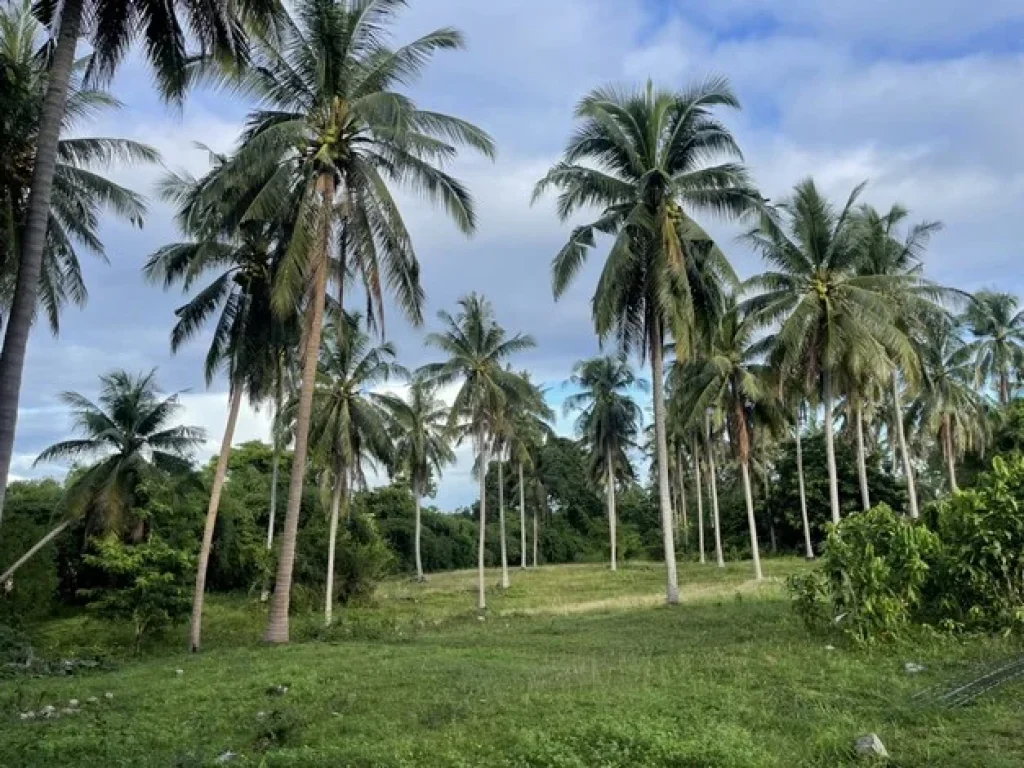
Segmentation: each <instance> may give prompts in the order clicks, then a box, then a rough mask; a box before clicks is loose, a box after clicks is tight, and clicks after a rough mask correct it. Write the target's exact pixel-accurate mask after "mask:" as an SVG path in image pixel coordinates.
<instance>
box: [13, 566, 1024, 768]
mask: <svg viewBox="0 0 1024 768" xmlns="http://www.w3.org/2000/svg"><path fill="white" fill-rule="evenodd" d="M802 567H805V566H804V565H803V564H802V563H798V562H797V561H793V560H771V561H768V562H767V563H766V569H767V572H768V574H769V576H776V577H781V576H783V575H785V574H787V573H791V572H793V571H794V570H796V569H798V568H802ZM748 573H749V566H745V565H743V564H739V565H735V566H730V568H728V569H726V570H725V571H719V570H718V569H716V568H715V567H714V566H706V567H700V566H697V565H685V566H683V568H682V573H681V579H682V582H683V585H684V605H683V606H681V607H678V608H673V609H669V608H666V607H664V606H662V605H660V599H659V596H658V595H659V591H660V589H661V587H662V569H661V568H658V567H657V566H652V565H645V564H637V565H631V566H627V567H626V568H624V569H623V570H622V571H620V572H619V573H618V574H611V573H609V572H608V571H607V570H605V569H603V568H600V567H597V566H567V567H554V568H544V569H540V570H539V571H536V572H529V573H519V572H518V571H517V572H516V573H514V574H513V581H514V584H513V587H512V589H511V590H510V591H509V592H508V593H506V594H504V595H499V594H498V592H497V590H496V589H495V590H493V593H492V599H491V610H490V612H489V614H488V616H487V617H486V618H485V619H484V620H482V621H481V620H479V619H478V618H477V617H476V616H475V615H474V614H473V613H472V611H471V610H470V608H471V606H472V604H473V590H474V576H473V574H472V573H455V574H444V575H437V576H434V577H433V578H432V579H431V581H430V582H429V583H428V584H427V585H417V584H414V583H412V582H409V581H404V580H396V581H393V582H389V583H387V584H385V585H384V586H383V587H382V589H381V590H380V594H379V598H378V605H377V606H376V607H373V608H363V609H359V610H353V611H347V612H344V613H343V616H342V617H341V620H340V621H339V623H338V626H337V627H335V628H333V629H332V630H330V631H329V632H326V631H323V630H320V629H317V628H316V626H315V621H314V620H313V619H308V620H303V621H299V622H297V625H296V630H295V636H296V639H299V640H302V642H295V643H293V644H292V645H290V646H288V647H283V648H263V647H260V645H259V642H258V639H259V633H260V630H261V628H262V622H263V615H262V612H263V607H262V606H260V605H259V603H258V600H254V601H246V600H242V599H237V600H233V601H226V600H218V601H214V604H213V605H212V606H211V611H210V615H209V617H208V619H207V627H208V631H207V640H208V642H207V650H206V652H205V653H203V654H202V655H200V656H197V657H190V656H187V655H186V654H184V653H180V652H178V649H179V648H182V647H184V633H183V632H179V633H172V635H170V636H168V638H166V640H165V641H163V642H162V643H161V644H158V645H156V646H154V647H151V648H150V649H149V650H148V651H147V652H146V653H145V654H144V655H143V657H142V658H139V659H125V660H119V661H117V662H115V663H116V664H117V665H118V668H117V669H115V670H111V671H101V672H94V673H90V674H87V675H80V676H78V675H76V676H72V677H60V678H45V679H25V678H16V679H8V680H0V765H3V766H12V767H13V766H113V765H146V766H152V765H158V766H163V765H168V766H169V765H179V766H192V765H207V764H214V761H215V760H216V758H217V756H218V755H221V754H222V753H224V752H225V751H227V750H230V751H232V752H235V753H238V754H239V757H237V758H236V759H235V760H234V761H233V762H231V764H232V765H254V766H255V765H265V766H348V765H351V766H566V767H568V766H574V767H575V766H579V767H580V768H583V767H584V766H722V767H724V766H735V767H737V768H739V767H740V766H778V767H779V768H783V767H785V768H789V766H829V767H830V768H831V767H832V766H841V765H847V764H853V763H855V762H856V759H855V758H854V756H853V752H852V742H853V739H854V738H855V737H856V736H858V735H861V734H864V733H868V732H872V731H874V732H877V733H878V734H879V735H880V736H881V738H882V740H883V741H884V742H885V744H886V746H887V747H888V749H889V751H890V753H891V754H892V758H893V759H892V764H893V765H898V766H958V767H959V766H986V767H992V768H1002V767H1005V768H1009V767H1010V766H1020V765H1024V735H1022V729H1021V718H1022V715H1024V704H1022V701H1024V695H1022V694H1024V687H1022V686H1021V685H1020V684H1017V685H1016V686H1007V687H1004V688H1002V689H1000V690H998V691H996V692H994V693H993V694H991V695H987V696H985V697H983V698H982V699H981V700H979V701H978V702H976V703H975V704H973V705H971V706H968V707H964V708H961V709H955V710H949V709H943V708H941V707H938V706H936V705H934V704H928V703H921V702H919V701H918V700H916V699H914V698H913V695H914V694H915V693H916V692H918V691H920V690H922V689H925V688H927V687H929V686H932V685H936V684H941V683H944V682H948V681H954V680H957V679H960V678H961V677H963V676H964V675H965V674H968V673H969V672H970V671H971V670H973V669H976V668H978V665H980V664H983V663H986V662H991V661H994V660H997V659H1000V658H1005V657H1008V656H1011V655H1012V654H1013V653H1015V652H1016V653H1018V654H1019V653H1020V652H1021V649H1020V647H1019V646H1016V647H1015V646H1013V645H1012V644H1010V643H1009V642H1008V641H999V640H972V641H970V642H966V643H953V642H950V641H944V642H937V641H936V642H934V643H929V644H927V645H923V646H921V645H919V646H913V647H907V646H904V647H899V648H895V647H885V648H877V649H872V650H857V649H852V648H848V647H844V646H842V645H839V644H837V645H839V647H837V648H836V649H831V650H830V649H829V648H828V647H827V646H828V644H829V643H830V642H834V641H830V640H828V639H826V638H820V637H814V636H810V635H808V634H807V633H806V631H805V630H804V629H803V627H802V626H801V625H800V623H799V622H798V621H797V620H796V618H795V617H794V616H793V615H792V611H791V609H790V607H789V605H788V604H787V602H786V600H785V597H784V595H783V594H782V591H781V590H780V589H779V587H778V584H777V582H775V583H774V584H769V585H768V586H766V587H761V588H755V587H753V586H752V585H750V584H749V583H746V582H745V579H746V577H747V575H748ZM496 580H497V576H496V575H495V574H492V576H491V582H492V583H495V582H496ZM38 637H39V642H40V647H42V648H44V649H46V650H47V652H51V653H62V654H66V655H72V654H76V653H86V652H88V651H89V649H90V648H106V647H109V646H110V645H111V644H117V643H126V642H127V636H126V634H125V633H124V632H123V631H120V630H118V631H112V630H111V629H110V628H109V627H105V626H102V625H99V624H96V623H95V622H92V621H89V620H85V619H81V618H75V619H66V620H61V621H59V622H53V623H51V624H49V625H47V626H46V627H44V628H41V630H40V632H39V634H38ZM908 660H913V661H917V662H921V663H923V664H925V665H926V667H927V669H926V670H925V671H924V672H923V673H921V674H919V675H912V676H911V675H907V674H906V673H905V672H904V670H903V664H904V662H905V661H908ZM177 669H182V670H183V674H182V675H180V676H179V675H177V674H176V670H177ZM276 685H287V686H289V690H288V692H287V693H286V694H284V695H283V696H275V695H270V694H268V688H270V687H271V686H276ZM108 692H109V693H110V694H112V698H109V699H108V698H106V697H105V695H104V694H105V693H108ZM89 696H96V697H98V698H99V702H97V703H93V704H90V703H87V702H86V699H87V698H88V697H89ZM70 698H77V699H79V700H80V701H82V702H83V704H82V706H81V712H80V713H79V714H75V715H68V716H65V717H61V718H59V719H56V720H46V721H40V720H34V721H21V720H20V719H19V717H18V713H19V712H21V711H24V710H27V709H38V708H39V707H41V706H43V705H45V704H54V705H57V706H63V705H66V702H67V700H68V699H70Z"/></svg>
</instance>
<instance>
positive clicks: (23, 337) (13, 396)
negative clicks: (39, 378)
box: [0, 0, 83, 521]
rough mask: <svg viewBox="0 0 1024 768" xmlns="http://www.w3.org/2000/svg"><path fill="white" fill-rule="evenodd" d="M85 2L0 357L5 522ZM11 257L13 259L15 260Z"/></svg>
mask: <svg viewBox="0 0 1024 768" xmlns="http://www.w3.org/2000/svg"><path fill="white" fill-rule="evenodd" d="M82 6H83V0H65V1H64V3H63V4H62V6H61V13H60V31H59V32H58V33H57V44H56V47H55V48H54V51H53V60H52V62H51V63H50V68H49V72H48V73H47V86H46V96H45V97H44V99H43V108H42V113H41V114H40V116H39V130H38V133H37V134H36V158H35V164H34V166H33V168H32V185H31V187H30V192H29V198H28V210H27V211H26V215H25V230H24V236H23V239H22V246H21V255H20V260H19V262H18V278H17V282H16V283H15V287H14V297H13V299H12V301H11V308H10V314H9V315H8V317H7V329H6V333H5V335H4V342H3V350H2V352H0V521H2V520H3V507H4V495H5V493H6V490H7V478H8V476H9V474H10V471H11V458H12V457H13V455H14V433H15V431H16V429H17V426H18V404H19V402H20V400H21V378H22V374H23V373H24V370H25V352H26V349H27V347H28V337H29V332H30V331H31V330H32V319H33V317H34V316H35V313H36V305H37V303H38V296H39V275H40V273H41V271H42V266H43V250H44V248H45V247H46V229H47V224H48V222H49V219H50V198H51V196H52V193H53V177H54V174H55V173H56V169H57V143H58V141H59V140H60V130H61V125H62V123H63V121H64V110H65V108H66V106H67V101H68V86H69V84H70V82H71V72H72V70H73V69H74V65H75V48H76V47H77V45H78V36H79V32H80V30H81V26H82ZM9 258H13V255H11V256H10V257H9Z"/></svg>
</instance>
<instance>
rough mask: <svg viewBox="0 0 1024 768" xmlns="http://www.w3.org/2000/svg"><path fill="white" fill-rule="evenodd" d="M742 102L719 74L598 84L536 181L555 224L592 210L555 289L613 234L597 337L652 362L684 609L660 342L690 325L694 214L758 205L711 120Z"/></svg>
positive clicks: (670, 577) (665, 500)
mask: <svg viewBox="0 0 1024 768" xmlns="http://www.w3.org/2000/svg"><path fill="white" fill-rule="evenodd" d="M722 107H724V108H738V107H739V102H738V100H737V99H736V97H735V95H734V94H733V93H732V90H731V89H730V88H729V85H728V83H727V82H726V81H725V80H724V79H723V78H712V79H709V80H707V81H705V82H703V83H700V84H698V85H696V86H694V87H693V88H690V89H688V90H686V91H682V92H676V91H664V90H657V89H655V88H654V86H653V84H651V83H648V84H647V87H646V88H645V89H642V90H640V91H637V92H623V91H620V90H617V89H615V88H610V87H605V88H599V89H597V90H595V91H592V92H591V93H590V94H588V95H587V96H586V97H584V99H583V100H582V101H581V102H580V104H579V106H578V107H577V109H576V117H577V119H578V120H579V122H580V125H579V128H578V129H577V130H576V132H575V133H574V134H573V136H572V138H571V139H570V141H569V143H568V145H567V147H566V150H565V153H564V156H563V159H562V161H561V162H559V163H557V164H556V165H555V166H554V167H553V168H552V169H551V170H550V171H549V172H548V174H547V175H546V176H545V177H544V178H543V179H541V181H540V182H539V183H538V184H537V187H536V190H535V193H534V198H535V199H537V198H538V197H540V196H541V195H543V194H544V193H545V192H546V191H547V190H548V189H550V188H555V189H557V190H559V192H560V195H559V197H558V204H557V211H558V214H559V216H560V217H561V218H562V220H563V221H564V220H566V219H568V218H569V217H570V216H572V215H573V214H574V213H576V212H577V211H578V210H580V209H582V208H593V207H596V208H598V209H599V210H600V213H599V215H598V218H597V219H596V220H594V221H592V222H591V223H589V224H587V225H584V226H581V227H577V228H576V229H575V230H573V232H572V234H571V235H570V238H569V241H568V242H567V243H566V245H565V246H563V248H562V249H561V250H560V251H559V253H558V254H557V255H556V256H555V259H554V262H553V265H552V286H553V289H554V294H555V297H556V298H557V297H559V296H561V295H562V293H564V291H565V290H566V288H568V286H569V285H570V284H571V283H572V281H573V279H574V278H575V277H576V275H577V274H578V272H579V269H580V267H581V266H582V265H583V262H584V261H585V260H586V258H587V256H588V254H589V253H590V251H591V250H592V249H593V247H594V246H595V244H596V243H595V234H596V233H601V234H609V235H612V236H613V237H614V239H613V242H612V245H611V249H610V251H609V253H608V256H607V259H606V261H605V266H604V270H603V272H602V275H601V278H600V279H599V281H598V285H597V288H596V290H595V293H594V299H593V315H594V325H595V329H596V331H597V334H598V336H599V337H600V338H601V339H606V338H608V337H612V336H614V337H615V338H616V340H617V342H618V344H619V347H620V349H621V350H622V351H624V352H629V351H633V350H636V351H638V352H639V353H640V354H641V357H646V356H649V357H650V361H651V379H652V382H653V400H654V422H655V435H656V441H655V442H656V445H655V447H656V453H657V462H656V463H657V467H658V494H659V504H660V508H661V523H662V533H663V539H664V550H665V562H666V582H667V585H666V599H667V601H668V602H669V603H670V604H674V603H678V602H679V586H678V579H677V576H676V563H675V541H674V538H673V531H672V510H671V499H670V488H669V474H668V473H669V460H668V437H667V431H666V419H665V394H664V384H663V377H664V373H665V372H664V366H663V345H664V342H665V340H666V336H667V335H669V334H671V333H673V332H674V333H676V334H677V336H678V337H679V338H687V334H688V329H690V328H692V326H693V325H694V323H695V317H696V313H695V305H696V302H695V300H694V293H693V290H692V287H691V285H690V284H689V280H688V276H689V274H690V269H691V267H690V264H689V263H688V262H689V261H691V260H692V259H693V258H695V254H694V252H695V251H696V250H698V249H699V248H701V247H704V246H705V245H706V244H707V243H708V242H709V241H710V238H709V237H708V236H707V235H706V233H705V232H704V230H702V229H701V228H700V227H699V226H698V225H697V223H696V222H695V221H694V219H693V218H692V215H693V214H696V213H710V214H714V215H722V216H737V215H740V214H742V213H745V212H747V211H748V210H750V209H751V208H753V207H756V206H759V205H760V202H761V198H760V196H759V195H757V193H756V192H754V190H753V189H752V188H751V186H750V184H749V181H748V178H747V174H746V171H745V170H744V168H743V166H742V165H740V164H739V163H738V162H736V161H737V160H739V159H740V157H741V155H740V151H739V148H738V147H737V145H736V143H735V141H734V140H733V138H732V136H731V134H730V133H729V131H728V129H727V128H726V127H725V126H724V125H723V124H722V123H721V122H720V121H719V120H718V118H717V117H716V116H715V110H717V109H719V108H722Z"/></svg>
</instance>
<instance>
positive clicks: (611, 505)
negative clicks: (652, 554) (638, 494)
mask: <svg viewBox="0 0 1024 768" xmlns="http://www.w3.org/2000/svg"><path fill="white" fill-rule="evenodd" d="M605 485H606V486H607V487H606V489H605V495H606V497H607V501H608V538H609V544H610V545H611V553H612V570H613V571H615V570H618V565H617V557H616V546H617V544H618V542H617V540H616V536H615V468H614V465H613V463H612V455H611V454H610V453H609V454H608V456H607V461H606V462H605Z"/></svg>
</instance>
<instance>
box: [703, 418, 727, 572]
mask: <svg viewBox="0 0 1024 768" xmlns="http://www.w3.org/2000/svg"><path fill="white" fill-rule="evenodd" d="M704 426H705V428H706V430H707V441H706V443H707V451H708V486H709V487H710V489H711V527H712V530H713V531H714V532H715V560H716V561H717V562H718V567H719V568H725V554H724V553H723V552H722V530H721V528H722V527H721V525H720V524H719V523H720V520H719V517H718V472H717V470H716V469H715V451H714V448H713V447H712V445H711V417H710V416H705V417H704Z"/></svg>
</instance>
